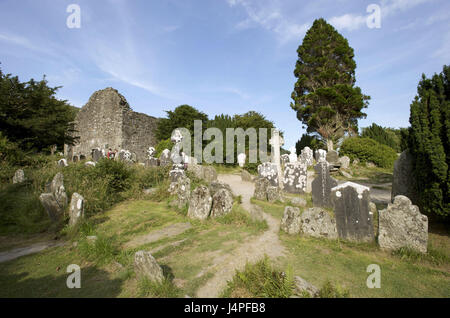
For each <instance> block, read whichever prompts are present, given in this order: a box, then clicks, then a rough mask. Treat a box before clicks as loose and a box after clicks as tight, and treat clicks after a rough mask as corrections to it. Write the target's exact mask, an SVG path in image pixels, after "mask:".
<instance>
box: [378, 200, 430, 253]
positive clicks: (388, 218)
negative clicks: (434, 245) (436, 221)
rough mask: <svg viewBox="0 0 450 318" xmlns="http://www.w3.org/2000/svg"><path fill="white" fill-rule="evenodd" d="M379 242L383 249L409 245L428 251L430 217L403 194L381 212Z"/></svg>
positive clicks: (417, 249) (413, 248)
mask: <svg viewBox="0 0 450 318" xmlns="http://www.w3.org/2000/svg"><path fill="white" fill-rule="evenodd" d="M378 233H379V234H378V243H379V244H380V247H381V248H382V249H386V250H396V249H399V248H401V247H408V248H410V249H412V250H415V251H417V252H421V253H426V252H427V245H428V218H427V216H426V215H423V214H421V213H420V211H419V208H418V207H417V206H416V205H412V203H411V200H409V199H408V198H407V197H405V196H403V195H398V196H396V197H395V199H394V203H389V204H388V207H387V208H386V209H384V210H381V211H380V212H379V225H378Z"/></svg>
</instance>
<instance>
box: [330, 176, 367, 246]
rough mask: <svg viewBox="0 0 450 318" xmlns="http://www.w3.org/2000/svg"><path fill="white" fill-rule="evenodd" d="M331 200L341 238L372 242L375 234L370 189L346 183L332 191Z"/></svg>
mask: <svg viewBox="0 0 450 318" xmlns="http://www.w3.org/2000/svg"><path fill="white" fill-rule="evenodd" d="M331 199H332V203H333V207H334V215H335V217H336V226H337V231H338V235H339V237H340V238H342V239H346V240H349V241H357V242H372V241H373V240H374V233H373V222H372V213H371V212H370V209H369V202H370V191H369V188H368V187H365V186H363V185H360V184H356V183H353V182H345V183H343V184H341V185H338V186H336V187H334V188H333V189H331Z"/></svg>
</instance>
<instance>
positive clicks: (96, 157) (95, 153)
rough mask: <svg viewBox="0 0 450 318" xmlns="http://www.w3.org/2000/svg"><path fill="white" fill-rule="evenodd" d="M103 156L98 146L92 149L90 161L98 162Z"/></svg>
mask: <svg viewBox="0 0 450 318" xmlns="http://www.w3.org/2000/svg"><path fill="white" fill-rule="evenodd" d="M102 158H103V153H102V151H101V150H100V149H99V148H95V149H92V161H94V162H98V161H99V160H100V159H102Z"/></svg>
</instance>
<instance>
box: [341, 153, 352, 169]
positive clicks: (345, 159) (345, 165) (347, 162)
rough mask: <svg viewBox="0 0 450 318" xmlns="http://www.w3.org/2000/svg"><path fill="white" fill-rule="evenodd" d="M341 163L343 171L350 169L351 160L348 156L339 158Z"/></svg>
mask: <svg viewBox="0 0 450 318" xmlns="http://www.w3.org/2000/svg"><path fill="white" fill-rule="evenodd" d="M339 163H340V164H341V168H342V169H348V168H349V167H350V158H349V157H347V156H342V157H340V158H339Z"/></svg>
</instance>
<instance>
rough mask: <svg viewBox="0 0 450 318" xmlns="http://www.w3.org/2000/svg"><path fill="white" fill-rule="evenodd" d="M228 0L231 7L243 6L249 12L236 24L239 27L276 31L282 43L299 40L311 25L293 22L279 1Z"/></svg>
mask: <svg viewBox="0 0 450 318" xmlns="http://www.w3.org/2000/svg"><path fill="white" fill-rule="evenodd" d="M227 2H228V4H229V5H230V6H231V7H235V6H238V5H239V6H241V7H242V8H243V9H244V10H245V12H246V14H247V18H246V19H244V20H243V21H241V22H239V23H238V24H237V25H236V28H237V29H247V28H251V27H254V26H259V27H262V28H264V29H266V30H268V31H271V32H273V33H275V34H276V35H277V38H278V40H279V41H280V42H281V43H286V42H289V41H291V40H298V39H299V38H301V37H302V36H303V35H304V34H305V33H306V31H307V30H308V27H309V24H308V23H304V24H301V23H300V24H299V23H295V22H292V21H291V20H290V19H289V17H287V16H286V15H285V14H283V13H282V8H281V4H280V3H279V2H278V1H251V0H227Z"/></svg>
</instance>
